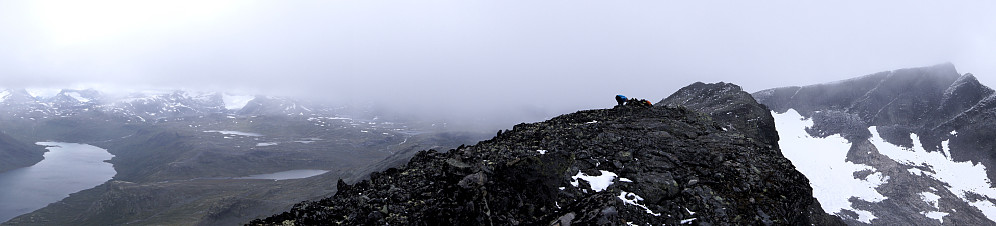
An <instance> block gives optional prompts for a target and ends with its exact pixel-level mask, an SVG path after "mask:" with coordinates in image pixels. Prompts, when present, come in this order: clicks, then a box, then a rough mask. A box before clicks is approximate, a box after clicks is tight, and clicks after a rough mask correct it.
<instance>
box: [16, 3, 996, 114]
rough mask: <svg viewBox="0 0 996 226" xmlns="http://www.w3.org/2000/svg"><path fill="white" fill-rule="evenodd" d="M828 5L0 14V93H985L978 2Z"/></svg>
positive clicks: (55, 8)
mask: <svg viewBox="0 0 996 226" xmlns="http://www.w3.org/2000/svg"><path fill="white" fill-rule="evenodd" d="M150 2H151V3H150ZM833 2H834V3H813V2H812V1H762V2H755V1H751V2H746V1H693V2H692V3H683V2H677V1H583V0H582V1H575V0H572V1H566V0H557V1H536V0H528V1H515V0H501V1H475V0H460V1H425V0H423V1H371V0H362V1H334V0H325V1H250V0H231V1H200V0H171V1H158V2H152V1H131V0H118V1H43V0H31V1H13V0H11V1H0V86H3V87H78V86H101V87H176V88H188V89H215V90H239V91H243V92H264V93H275V94H284V95H313V96H321V97H323V98H328V99H334V100H352V101H375V102H377V103H381V104H386V105H391V106H398V107H399V109H410V110H411V111H424V110H430V111H431V110H439V109H453V110H458V109H464V110H467V109H473V110H471V111H454V112H469V113H475V112H476V113H479V112H488V111H498V110H499V109H511V108H516V109H518V108H521V107H527V108H534V111H535V108H537V107H539V108H540V109H541V111H548V112H554V113H564V112H569V111H573V110H577V109H586V108H597V107H611V105H613V104H614V101H613V100H612V96H614V95H615V94H617V93H621V94H626V95H628V96H631V97H638V98H647V99H651V100H653V101H655V102H656V101H657V100H660V99H662V98H664V97H667V95H669V94H671V93H672V92H674V91H675V90H677V89H678V88H681V87H683V86H685V85H688V84H690V83H693V82H696V81H703V82H719V81H725V82H733V83H736V84H739V85H741V86H743V87H744V88H745V89H746V90H748V91H758V90H762V89H766V88H773V87H780V86H789V85H806V84H813V83H821V82H829V81H835V80H840V79H846V78H850V77H855V76H860V75H866V74H871V73H875V72H879V71H886V70H893V69H899V68H907V67H919V66H929V65H934V64H939V63H944V62H952V63H954V64H955V66H957V67H958V69H959V72H962V73H965V72H971V73H974V74H975V75H976V76H977V77H979V79H980V80H982V82H983V83H985V84H987V85H990V86H994V85H996V81H994V79H993V78H994V77H996V64H994V63H996V13H993V12H996V4H994V3H993V1H957V2H956V1H833Z"/></svg>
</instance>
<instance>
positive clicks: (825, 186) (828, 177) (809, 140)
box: [773, 109, 889, 223]
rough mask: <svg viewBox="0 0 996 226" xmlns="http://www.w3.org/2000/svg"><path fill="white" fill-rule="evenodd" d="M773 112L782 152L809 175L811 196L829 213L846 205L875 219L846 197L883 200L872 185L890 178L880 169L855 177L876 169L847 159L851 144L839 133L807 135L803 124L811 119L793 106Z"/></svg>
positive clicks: (865, 218)
mask: <svg viewBox="0 0 996 226" xmlns="http://www.w3.org/2000/svg"><path fill="white" fill-rule="evenodd" d="M773 116H774V117H775V127H776V128H777V129H778V133H779V135H780V136H781V140H780V141H779V142H778V144H779V145H780V146H781V149H782V153H783V154H784V155H785V157H786V158H788V159H789V160H791V161H792V164H793V165H795V166H796V168H797V169H798V170H799V172H802V174H804V175H806V177H807V178H809V182H810V184H811V185H812V186H813V196H814V197H816V199H817V200H819V201H820V204H822V206H823V210H824V211H826V212H827V213H831V214H840V212H841V210H845V209H846V210H850V211H854V212H856V213H858V216H859V221H862V222H865V223H870V221H871V219H875V216H874V215H873V214H872V213H871V212H868V211H863V210H858V209H856V208H854V207H852V205H851V202H850V201H849V200H848V199H850V198H851V197H852V196H853V197H856V198H858V199H862V200H865V201H869V202H880V201H882V200H885V199H886V197H885V196H883V195H882V194H880V193H878V191H877V190H875V188H876V187H878V186H879V185H882V184H884V183H885V182H886V181H888V179H889V178H888V177H887V176H884V175H883V174H882V173H881V172H875V173H873V174H871V175H868V177H866V178H865V180H862V179H857V178H854V172H857V171H862V170H873V171H874V170H875V169H874V168H872V167H871V166H868V165H861V164H854V163H851V162H848V161H846V159H847V151H848V150H849V149H850V148H851V144H850V143H848V142H847V140H846V139H844V138H843V137H841V136H840V135H833V136H829V137H826V138H815V137H810V136H809V134H808V133H806V131H805V128H806V127H809V126H812V125H813V122H812V120H810V119H803V117H802V115H800V114H799V113H798V112H796V111H795V110H794V109H789V110H788V111H787V112H785V113H782V114H773Z"/></svg>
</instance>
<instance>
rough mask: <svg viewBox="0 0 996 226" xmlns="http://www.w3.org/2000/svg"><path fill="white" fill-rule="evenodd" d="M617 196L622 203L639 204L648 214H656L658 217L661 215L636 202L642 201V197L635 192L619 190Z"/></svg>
mask: <svg viewBox="0 0 996 226" xmlns="http://www.w3.org/2000/svg"><path fill="white" fill-rule="evenodd" d="M617 197H619V199H620V200H622V201H623V203H626V204H628V205H634V206H639V207H640V208H643V210H644V211H647V213H648V214H651V215H654V216H658V217H659V216H661V214H659V213H654V211H652V210H650V208H647V206H646V205H643V204H640V203H637V202H636V201H643V198H642V197H640V196H639V195H636V194H634V193H632V192H626V191H621V192H620V193H619V196H617Z"/></svg>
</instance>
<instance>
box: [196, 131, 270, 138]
mask: <svg viewBox="0 0 996 226" xmlns="http://www.w3.org/2000/svg"><path fill="white" fill-rule="evenodd" d="M204 132H205V133H220V134H225V135H239V136H247V137H261V136H263V134H258V133H247V132H239V131H231V130H207V131H204ZM226 138H227V137H226Z"/></svg>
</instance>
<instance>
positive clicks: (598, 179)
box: [571, 170, 616, 192]
mask: <svg viewBox="0 0 996 226" xmlns="http://www.w3.org/2000/svg"><path fill="white" fill-rule="evenodd" d="M599 171H601V172H602V175H601V176H588V175H587V174H584V173H582V172H581V171H578V174H577V175H574V176H573V177H571V179H573V181H571V185H574V187H577V186H578V185H579V184H580V182H578V181H577V180H578V179H581V180H585V181H588V184H590V185H591V190H595V192H600V191H602V190H605V189H606V188H608V187H609V185H612V179H615V178H616V173H613V172H609V171H605V170H599Z"/></svg>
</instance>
